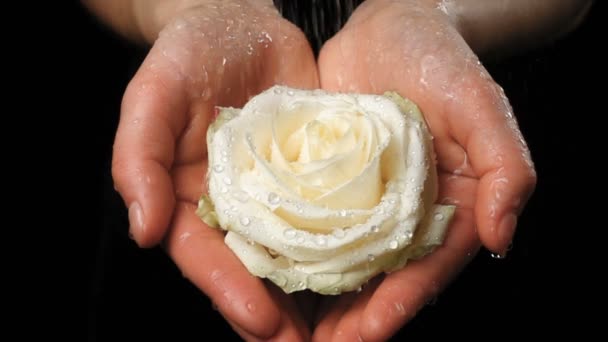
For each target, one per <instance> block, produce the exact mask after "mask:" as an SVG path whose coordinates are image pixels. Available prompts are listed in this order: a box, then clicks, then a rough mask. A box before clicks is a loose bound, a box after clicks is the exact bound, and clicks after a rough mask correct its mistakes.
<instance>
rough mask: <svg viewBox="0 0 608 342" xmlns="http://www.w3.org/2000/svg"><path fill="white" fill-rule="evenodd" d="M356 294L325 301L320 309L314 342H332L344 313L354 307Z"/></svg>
mask: <svg viewBox="0 0 608 342" xmlns="http://www.w3.org/2000/svg"><path fill="white" fill-rule="evenodd" d="M356 295H357V294H356V293H346V294H343V295H340V296H339V297H327V298H324V299H323V302H322V303H321V307H320V316H319V317H318V323H317V325H316V327H315V330H314V332H313V338H312V340H313V341H318V342H322V341H331V339H332V337H333V335H334V331H335V329H336V326H337V325H338V323H339V322H340V319H341V318H342V316H343V315H344V313H345V312H346V311H347V310H348V309H349V308H350V307H351V306H352V304H353V302H354V301H355V299H356Z"/></svg>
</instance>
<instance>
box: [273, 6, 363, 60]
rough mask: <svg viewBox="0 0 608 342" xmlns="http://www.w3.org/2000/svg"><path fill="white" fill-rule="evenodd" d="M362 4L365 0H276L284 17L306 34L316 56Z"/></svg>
mask: <svg viewBox="0 0 608 342" xmlns="http://www.w3.org/2000/svg"><path fill="white" fill-rule="evenodd" d="M362 2H363V0H333V1H332V0H307V1H293V0H274V4H275V6H276V7H277V9H278V10H279V12H281V14H282V15H283V17H285V18H286V19H288V20H289V21H291V22H293V23H294V24H296V25H297V26H298V27H300V29H302V31H303V32H304V33H305V34H306V37H308V40H309V41H310V44H311V46H312V48H313V50H314V52H315V54H318V53H319V50H320V48H321V46H322V45H323V43H324V42H325V41H326V40H328V39H329V38H331V37H332V36H334V35H335V34H336V33H337V32H338V31H339V30H340V29H341V28H342V26H344V24H345V23H346V21H347V20H348V18H349V17H350V15H351V14H352V13H353V12H354V10H355V9H356V8H357V6H359V4H361V3H362ZM330 19H331V20H330Z"/></svg>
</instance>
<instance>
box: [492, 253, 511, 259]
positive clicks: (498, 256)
mask: <svg viewBox="0 0 608 342" xmlns="http://www.w3.org/2000/svg"><path fill="white" fill-rule="evenodd" d="M490 256H491V257H492V258H493V259H504V258H506V257H507V256H506V255H504V254H500V253H490Z"/></svg>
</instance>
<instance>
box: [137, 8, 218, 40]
mask: <svg viewBox="0 0 608 342" xmlns="http://www.w3.org/2000/svg"><path fill="white" fill-rule="evenodd" d="M211 2H216V1H211V0H133V3H132V12H133V22H134V23H135V26H136V27H137V32H138V35H139V37H140V38H141V40H143V41H144V42H146V43H148V44H151V43H153V42H154V41H155V40H156V38H157V37H158V33H159V32H160V31H161V30H162V29H163V28H164V27H165V26H166V25H167V24H168V23H170V22H171V20H173V19H174V18H175V17H176V16H178V15H179V14H180V13H183V12H184V11H186V10H188V9H191V8H195V7H197V6H200V5H203V4H205V3H211Z"/></svg>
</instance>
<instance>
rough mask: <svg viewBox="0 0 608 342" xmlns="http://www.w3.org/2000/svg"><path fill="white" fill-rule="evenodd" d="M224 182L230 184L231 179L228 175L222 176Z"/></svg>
mask: <svg viewBox="0 0 608 342" xmlns="http://www.w3.org/2000/svg"><path fill="white" fill-rule="evenodd" d="M224 184H226V185H232V179H230V178H229V177H224Z"/></svg>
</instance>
